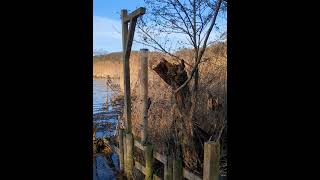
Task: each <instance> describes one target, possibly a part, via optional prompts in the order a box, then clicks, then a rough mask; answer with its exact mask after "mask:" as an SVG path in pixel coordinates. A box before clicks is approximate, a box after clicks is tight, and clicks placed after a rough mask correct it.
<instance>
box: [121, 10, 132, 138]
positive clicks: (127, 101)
mask: <svg viewBox="0 0 320 180" xmlns="http://www.w3.org/2000/svg"><path fill="white" fill-rule="evenodd" d="M127 14H128V11H127V10H126V9H123V10H121V19H122V49H123V53H122V59H123V79H124V115H125V125H126V131H127V133H129V132H131V98H130V68H129V56H130V55H129V56H126V54H127V39H128V22H125V21H124V19H125V18H126V17H127Z"/></svg>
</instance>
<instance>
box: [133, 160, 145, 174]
mask: <svg viewBox="0 0 320 180" xmlns="http://www.w3.org/2000/svg"><path fill="white" fill-rule="evenodd" d="M134 167H135V168H137V169H138V170H139V171H140V172H142V173H143V174H146V168H145V167H144V166H143V165H142V164H140V163H139V162H138V161H134Z"/></svg>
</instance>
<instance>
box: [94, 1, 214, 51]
mask: <svg viewBox="0 0 320 180" xmlns="http://www.w3.org/2000/svg"><path fill="white" fill-rule="evenodd" d="M142 6H144V2H143V0H93V49H94V51H107V52H116V51H122V40H121V20H120V11H121V9H127V10H128V13H130V12H132V11H133V10H135V9H137V8H139V7H142ZM218 22H219V21H218ZM140 48H146V47H143V46H142V45H141V44H138V43H135V42H133V45H132V50H139V49H140Z"/></svg>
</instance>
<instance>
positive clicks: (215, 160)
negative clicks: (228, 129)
mask: <svg viewBox="0 0 320 180" xmlns="http://www.w3.org/2000/svg"><path fill="white" fill-rule="evenodd" d="M219 161H220V144H219V143H216V142H213V141H210V142H205V144H204V160H203V166H204V167H203V180H219Z"/></svg>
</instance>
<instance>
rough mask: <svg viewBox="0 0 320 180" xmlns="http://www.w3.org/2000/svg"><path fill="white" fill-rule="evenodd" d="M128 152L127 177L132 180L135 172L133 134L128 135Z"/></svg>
mask: <svg viewBox="0 0 320 180" xmlns="http://www.w3.org/2000/svg"><path fill="white" fill-rule="evenodd" d="M126 146H127V147H126V151H127V157H126V158H127V159H126V165H125V168H126V175H127V178H128V179H132V178H133V177H132V171H133V137H132V134H126Z"/></svg>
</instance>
